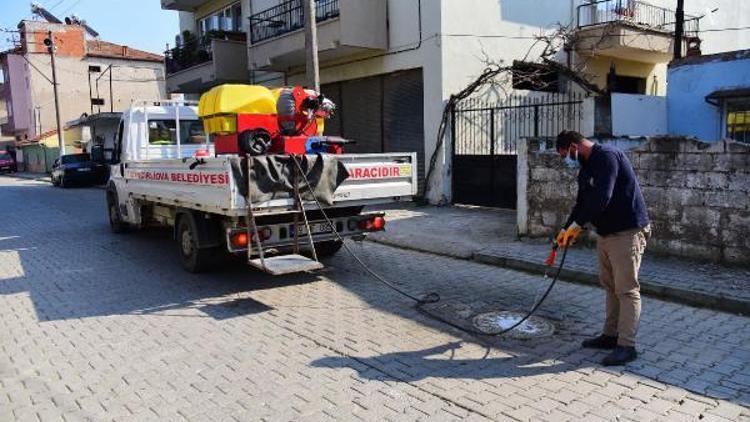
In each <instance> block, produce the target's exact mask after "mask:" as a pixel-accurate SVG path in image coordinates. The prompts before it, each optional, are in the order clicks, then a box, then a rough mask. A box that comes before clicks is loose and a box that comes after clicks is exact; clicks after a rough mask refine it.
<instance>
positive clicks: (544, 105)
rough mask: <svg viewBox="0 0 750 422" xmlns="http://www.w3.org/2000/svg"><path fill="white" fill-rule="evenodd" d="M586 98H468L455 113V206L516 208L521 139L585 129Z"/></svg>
mask: <svg viewBox="0 0 750 422" xmlns="http://www.w3.org/2000/svg"><path fill="white" fill-rule="evenodd" d="M584 98H585V96H584V95H583V94H568V95H564V94H547V95H541V96H533V97H528V96H527V97H522V96H511V97H508V98H506V99H505V100H503V101H500V102H498V103H493V104H490V103H487V102H483V101H479V100H471V99H470V100H467V101H464V102H462V103H461V104H459V105H458V107H456V108H455V109H454V110H453V112H452V114H451V127H452V139H453V142H452V155H451V163H452V164H451V173H452V183H451V186H452V193H453V195H452V196H453V201H454V202H455V203H462V204H473V205H483V206H491V207H501V208H515V207H516V197H517V193H516V165H517V157H516V151H517V144H518V142H519V140H521V139H523V138H530V137H551V136H556V135H557V134H558V133H559V132H560V131H562V130H563V129H568V130H578V131H580V130H581V126H582V121H583V104H584Z"/></svg>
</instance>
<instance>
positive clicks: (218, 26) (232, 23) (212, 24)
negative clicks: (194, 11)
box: [198, 2, 242, 36]
mask: <svg viewBox="0 0 750 422" xmlns="http://www.w3.org/2000/svg"><path fill="white" fill-rule="evenodd" d="M210 31H227V32H240V31H242V4H241V3H239V2H237V3H235V4H233V5H231V6H228V7H226V8H224V9H221V10H218V11H216V12H214V13H212V14H211V15H208V16H206V17H204V18H201V19H199V20H198V32H200V35H201V36H204V35H207V34H208V33H209V32H210Z"/></svg>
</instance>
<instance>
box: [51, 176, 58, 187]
mask: <svg viewBox="0 0 750 422" xmlns="http://www.w3.org/2000/svg"><path fill="white" fill-rule="evenodd" d="M50 179H51V180H50V181H51V182H52V186H57V179H55V176H50Z"/></svg>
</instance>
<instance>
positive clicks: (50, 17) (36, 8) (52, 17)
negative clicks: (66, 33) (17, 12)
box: [31, 3, 62, 23]
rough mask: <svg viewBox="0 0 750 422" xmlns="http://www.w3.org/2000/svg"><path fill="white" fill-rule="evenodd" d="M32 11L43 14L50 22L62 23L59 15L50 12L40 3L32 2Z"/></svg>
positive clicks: (39, 14)
mask: <svg viewBox="0 0 750 422" xmlns="http://www.w3.org/2000/svg"><path fill="white" fill-rule="evenodd" d="M31 13H33V14H35V15H38V16H41V17H42V18H43V19H45V20H46V21H47V22H49V23H62V21H61V20H60V19H57V16H55V15H53V14H52V13H50V12H49V11H48V10H47V9H45V8H44V7H42V5H41V4H39V3H31Z"/></svg>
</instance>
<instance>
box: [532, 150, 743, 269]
mask: <svg viewBox="0 0 750 422" xmlns="http://www.w3.org/2000/svg"><path fill="white" fill-rule="evenodd" d="M553 145H554V143H553V142H550V141H544V140H532V141H529V142H528V144H527V148H524V150H525V151H524V153H525V154H524V155H523V156H519V161H525V162H523V163H519V170H520V169H523V170H524V174H520V173H519V178H525V179H526V180H525V181H524V183H523V184H525V185H526V195H520V196H519V198H520V199H521V198H522V199H523V200H524V201H525V204H523V205H522V204H519V210H523V211H524V214H525V215H522V216H519V231H520V234H522V235H524V234H525V235H528V236H532V237H543V236H550V235H551V234H552V233H554V232H555V231H556V230H558V229H559V227H560V226H561V225H562V224H563V223H564V222H565V219H566V218H567V216H568V213H569V212H570V209H571V207H572V206H573V203H574V201H575V194H576V189H577V187H576V184H575V176H576V174H577V173H576V171H574V170H569V169H566V168H565V167H564V165H563V163H562V160H560V157H559V156H558V155H557V153H556V152H555V151H554V147H553ZM626 153H627V155H628V157H629V159H630V161H631V163H632V164H633V167H634V169H635V171H636V173H637V175H638V178H639V182H640V184H641V189H642V191H643V195H644V198H645V200H646V205H647V206H648V210H649V217H650V219H651V224H652V226H653V237H652V239H651V242H650V244H649V250H651V251H654V252H657V253H663V254H669V255H676V256H681V257H689V258H696V259H702V260H712V261H717V262H725V263H734V264H743V265H750V145H746V144H741V143H737V142H733V141H724V142H718V143H703V142H699V141H696V140H693V139H686V138H673V137H661V138H651V139H649V140H648V141H647V142H645V143H644V144H643V145H641V146H640V147H637V148H634V149H630V150H627V152H626ZM524 158H525V160H524ZM520 184H521V183H520V182H519V186H520ZM523 219H525V222H524V224H522V223H521V220H523Z"/></svg>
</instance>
